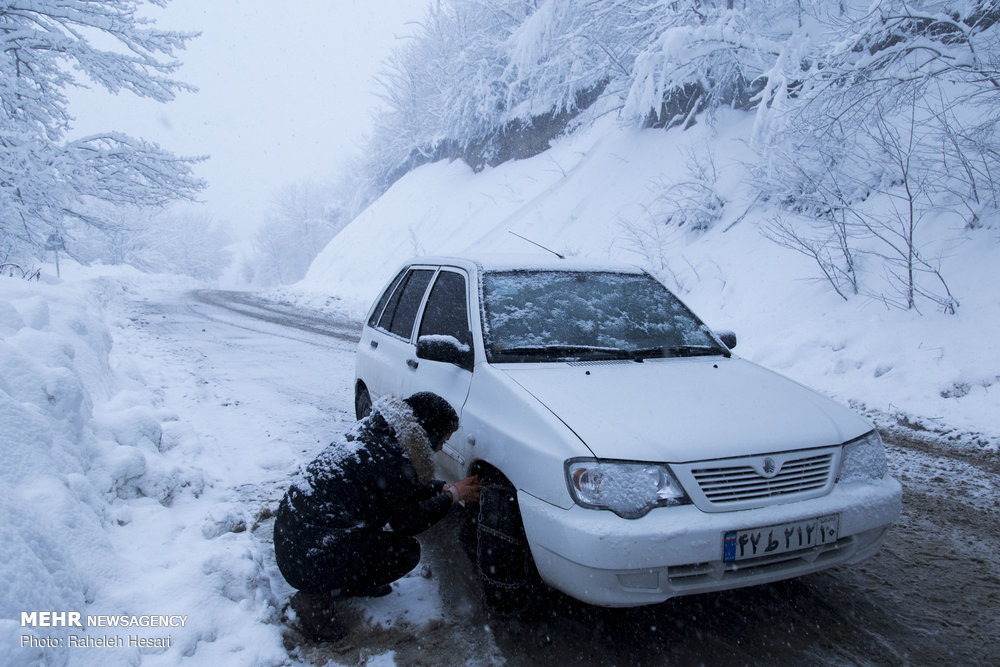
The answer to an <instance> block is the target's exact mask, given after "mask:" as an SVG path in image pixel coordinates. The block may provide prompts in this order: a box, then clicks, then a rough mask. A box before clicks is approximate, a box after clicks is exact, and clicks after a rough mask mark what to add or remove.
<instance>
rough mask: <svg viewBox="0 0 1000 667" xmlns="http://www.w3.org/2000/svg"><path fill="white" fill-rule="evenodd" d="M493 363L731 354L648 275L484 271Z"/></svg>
mask: <svg viewBox="0 0 1000 667" xmlns="http://www.w3.org/2000/svg"><path fill="white" fill-rule="evenodd" d="M483 333H484V337H485V338H486V353H487V356H488V357H489V360H490V361H491V362H494V363H496V362H513V361H552V360H597V359H636V360H642V359H645V358H651V357H674V356H694V355H719V354H728V350H725V349H724V348H722V347H720V346H719V345H718V344H717V343H716V342H715V339H714V338H713V337H712V336H711V335H710V334H709V333H708V331H707V329H706V328H705V326H704V325H703V324H702V322H701V321H700V320H699V319H698V318H697V317H695V316H694V314H693V313H692V312H691V311H689V310H688V309H687V308H686V307H685V306H684V304H682V303H681V302H680V301H679V300H678V299H677V298H676V297H675V296H674V295H673V294H671V293H670V291H669V290H667V288H665V287H664V286H663V285H661V284H660V283H658V282H657V281H656V280H654V279H653V278H652V277H650V276H648V275H646V274H638V273H637V274H628V273H612V272H598V271H491V272H486V273H485V274H484V275H483Z"/></svg>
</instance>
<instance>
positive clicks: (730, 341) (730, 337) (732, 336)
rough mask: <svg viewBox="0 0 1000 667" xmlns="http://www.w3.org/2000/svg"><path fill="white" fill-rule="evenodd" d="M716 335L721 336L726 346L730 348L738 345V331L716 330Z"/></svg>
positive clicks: (720, 338)
mask: <svg viewBox="0 0 1000 667" xmlns="http://www.w3.org/2000/svg"><path fill="white" fill-rule="evenodd" d="M715 335H716V336H718V337H719V340H721V341H722V342H723V343H725V345H726V347H728V348H729V349H730V350H731V349H733V348H734V347H736V333H735V332H733V331H729V330H722V331H716V332H715Z"/></svg>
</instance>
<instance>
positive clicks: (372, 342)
mask: <svg viewBox="0 0 1000 667" xmlns="http://www.w3.org/2000/svg"><path fill="white" fill-rule="evenodd" d="M368 344H369V345H371V346H372V349H376V348H377V347H378V341H377V340H373V341H370V342H369V343H368Z"/></svg>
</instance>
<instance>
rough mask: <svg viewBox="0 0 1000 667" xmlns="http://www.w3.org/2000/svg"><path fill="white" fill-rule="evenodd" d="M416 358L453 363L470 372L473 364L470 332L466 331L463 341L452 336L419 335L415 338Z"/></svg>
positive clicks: (473, 356)
mask: <svg viewBox="0 0 1000 667" xmlns="http://www.w3.org/2000/svg"><path fill="white" fill-rule="evenodd" d="M417 359H426V360H427V361H440V362H443V363H446V364H454V365H456V366H458V367H459V368H462V369H464V370H467V371H470V372H471V371H472V368H473V366H474V365H475V354H474V353H473V351H472V332H471V331H467V332H466V334H465V340H464V341H460V340H458V339H457V338H455V337H454V336H441V335H432V336H421V337H420V338H418V339H417Z"/></svg>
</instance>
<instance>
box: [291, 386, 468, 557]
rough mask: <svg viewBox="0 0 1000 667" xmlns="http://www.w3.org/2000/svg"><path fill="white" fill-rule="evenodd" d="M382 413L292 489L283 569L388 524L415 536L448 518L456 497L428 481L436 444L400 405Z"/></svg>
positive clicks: (326, 454)
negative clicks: (315, 553)
mask: <svg viewBox="0 0 1000 667" xmlns="http://www.w3.org/2000/svg"><path fill="white" fill-rule="evenodd" d="M378 408H380V409H379V411H377V412H373V413H372V414H371V415H370V416H369V417H367V418H366V419H364V420H362V421H361V422H360V423H359V424H358V426H357V428H356V430H355V432H354V434H353V436H348V437H347V438H345V439H344V440H342V441H340V442H336V443H333V444H331V445H329V446H328V447H327V448H326V449H324V450H323V451H322V452H321V453H320V455H319V456H318V457H317V458H316V459H315V460H314V461H313V462H312V463H310V464H309V465H308V466H307V467H306V470H305V472H304V474H303V475H302V476H301V478H300V479H299V480H298V481H297V482H295V484H293V486H292V487H291V488H290V489H289V490H288V493H287V494H286V495H285V498H284V499H283V500H282V502H281V505H280V506H279V508H278V514H277V517H276V520H275V538H274V539H275V545H274V546H275V552H276V556H277V558H278V564H279V567H280V566H281V565H282V562H283V561H284V562H289V561H291V560H293V559H294V560H299V559H301V558H302V557H303V556H304V555H306V556H307V557H308V552H310V551H313V550H315V551H327V550H330V549H334V550H336V549H337V545H338V544H344V545H345V546H346V545H348V544H351V543H356V542H358V541H359V540H361V541H363V540H364V539H365V537H366V536H367V535H370V534H371V533H375V532H381V531H382V530H384V529H385V527H386V526H388V527H389V528H390V529H391V530H392V531H394V532H396V533H402V534H404V535H416V534H417V533H420V532H422V531H424V530H426V529H427V528H429V527H430V526H432V525H434V524H435V523H437V522H438V521H439V520H441V519H442V518H444V516H445V515H446V514H447V513H448V511H449V509H450V508H451V505H452V501H451V498H450V496H448V495H447V494H442V493H441V490H442V486H443V484H444V483H443V482H440V481H431V480H429V477H430V473H431V471H432V470H433V466H432V464H431V463H430V454H431V450H430V445H429V442H428V441H427V437H426V434H425V432H424V430H423V429H422V428H421V427H420V426H419V425H418V424H417V422H416V420H415V418H414V416H413V413H412V411H411V410H410V409H409V407H408V406H406V405H405V404H404V403H402V402H401V401H395V402H391V403H382V405H381V406H378ZM390 424H391V425H390ZM418 469H420V470H421V473H422V474H420V475H418V472H417V471H418ZM421 477H423V480H422V479H421ZM315 551H314V552H315Z"/></svg>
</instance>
